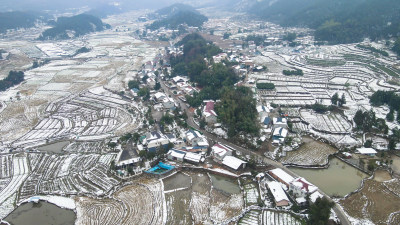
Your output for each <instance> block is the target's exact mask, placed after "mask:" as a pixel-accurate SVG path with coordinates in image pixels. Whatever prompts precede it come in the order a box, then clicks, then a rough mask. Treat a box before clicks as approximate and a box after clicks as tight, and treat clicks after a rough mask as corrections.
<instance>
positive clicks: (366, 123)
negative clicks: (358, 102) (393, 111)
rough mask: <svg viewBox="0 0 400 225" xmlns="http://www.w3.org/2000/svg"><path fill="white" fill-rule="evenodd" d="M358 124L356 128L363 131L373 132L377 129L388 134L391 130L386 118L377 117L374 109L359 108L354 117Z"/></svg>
mask: <svg viewBox="0 0 400 225" xmlns="http://www.w3.org/2000/svg"><path fill="white" fill-rule="evenodd" d="M353 121H354V123H355V124H356V129H357V130H360V131H363V132H371V131H373V129H375V131H376V132H379V133H383V134H387V133H388V131H389V128H388V126H387V125H386V122H385V120H384V119H381V118H379V119H377V118H376V116H375V113H374V111H372V110H370V111H365V112H363V111H362V110H358V111H357V112H356V115H355V116H354V118H353Z"/></svg>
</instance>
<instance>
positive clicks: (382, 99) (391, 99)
mask: <svg viewBox="0 0 400 225" xmlns="http://www.w3.org/2000/svg"><path fill="white" fill-rule="evenodd" d="M369 102H370V103H371V104H372V105H374V106H381V105H385V104H387V105H388V106H389V107H390V108H391V109H394V110H399V109H400V96H399V95H397V94H396V93H395V92H393V91H377V92H375V93H374V94H373V95H372V96H371V97H370V99H369Z"/></svg>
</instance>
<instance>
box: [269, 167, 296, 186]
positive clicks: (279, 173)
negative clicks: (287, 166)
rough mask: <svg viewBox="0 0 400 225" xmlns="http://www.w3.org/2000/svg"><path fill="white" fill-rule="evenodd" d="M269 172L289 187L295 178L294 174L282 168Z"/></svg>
mask: <svg viewBox="0 0 400 225" xmlns="http://www.w3.org/2000/svg"><path fill="white" fill-rule="evenodd" d="M268 174H269V175H271V176H272V177H273V178H274V179H275V180H277V181H279V182H281V183H283V184H284V185H286V186H287V187H289V184H290V183H291V182H292V181H293V180H294V178H293V177H292V176H290V175H289V174H288V173H286V172H285V171H283V170H282V169H280V168H276V169H273V170H270V171H268Z"/></svg>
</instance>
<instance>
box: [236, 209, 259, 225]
mask: <svg viewBox="0 0 400 225" xmlns="http://www.w3.org/2000/svg"><path fill="white" fill-rule="evenodd" d="M260 217H261V211H259V210H251V211H249V212H248V213H246V215H244V217H243V218H241V219H240V220H239V223H238V224H239V225H258V224H261V218H260Z"/></svg>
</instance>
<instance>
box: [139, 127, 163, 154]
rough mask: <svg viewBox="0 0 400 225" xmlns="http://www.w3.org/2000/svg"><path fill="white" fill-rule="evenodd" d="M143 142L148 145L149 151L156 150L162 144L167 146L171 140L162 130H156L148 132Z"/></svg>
mask: <svg viewBox="0 0 400 225" xmlns="http://www.w3.org/2000/svg"><path fill="white" fill-rule="evenodd" d="M142 144H143V145H144V146H146V147H147V150H148V151H150V152H156V151H157V149H158V148H159V147H160V146H163V147H164V148H167V147H168V144H169V140H168V138H167V137H166V136H165V135H164V134H162V133H161V132H157V131H154V132H150V133H147V134H146V138H145V139H143V141H142Z"/></svg>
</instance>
